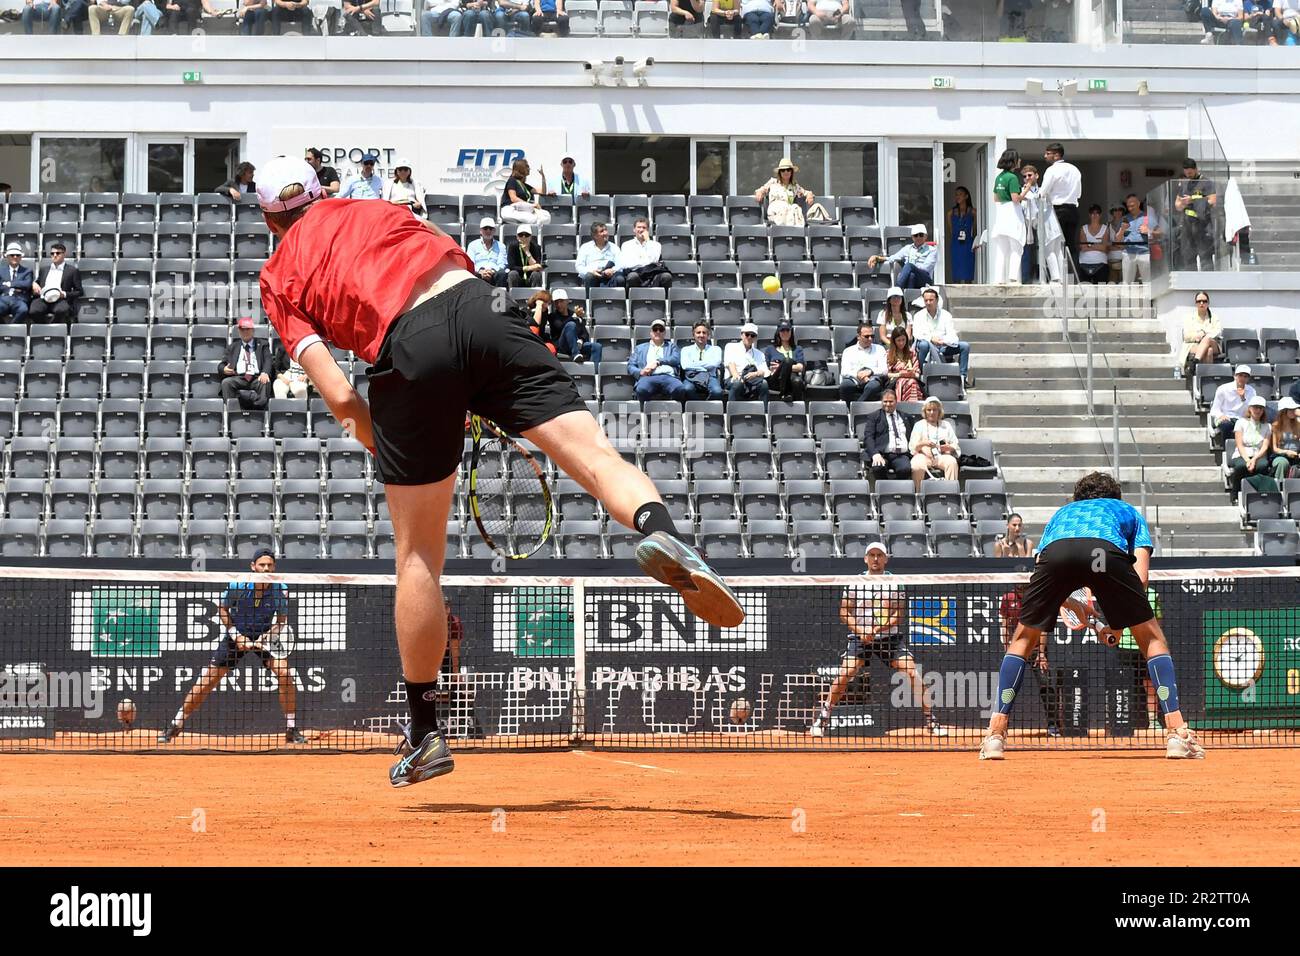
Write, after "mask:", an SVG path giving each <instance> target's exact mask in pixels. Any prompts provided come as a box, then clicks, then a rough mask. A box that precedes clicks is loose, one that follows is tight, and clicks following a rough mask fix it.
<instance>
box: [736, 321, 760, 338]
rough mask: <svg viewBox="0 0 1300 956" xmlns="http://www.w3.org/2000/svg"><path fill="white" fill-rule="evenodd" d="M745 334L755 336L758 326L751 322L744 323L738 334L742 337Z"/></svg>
mask: <svg viewBox="0 0 1300 956" xmlns="http://www.w3.org/2000/svg"><path fill="white" fill-rule="evenodd" d="M746 332H753V333H754V334H755V335H757V334H758V326H757V325H755V324H754V323H753V322H746V323H745V324H744V325H742V326H741V327H740V334H741V335H744V334H745V333H746Z"/></svg>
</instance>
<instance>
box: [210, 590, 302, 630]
mask: <svg viewBox="0 0 1300 956" xmlns="http://www.w3.org/2000/svg"><path fill="white" fill-rule="evenodd" d="M221 606H222V607H224V608H225V609H226V611H227V613H228V614H229V615H230V621H231V623H232V624H234V625H235V630H237V631H238V632H239V633H240V634H243V635H244V636H245V637H261V636H262V635H263V634H265V633H266V632H267V631H269V630H270V629H271V625H272V624H274V623H275V619H276V616H277V615H280V614H288V613H289V594H288V589H287V588H286V587H285V586H284V585H283V584H271V585H268V586H267V587H266V589H265V590H263V591H262V592H261V593H260V594H259V593H258V591H257V589H256V587H255V586H254V583H253V582H252V581H231V582H230V587H228V588H227V589H226V596H225V597H224V598H222V599H221Z"/></svg>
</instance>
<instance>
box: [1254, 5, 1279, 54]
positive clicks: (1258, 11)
mask: <svg viewBox="0 0 1300 956" xmlns="http://www.w3.org/2000/svg"><path fill="white" fill-rule="evenodd" d="M1246 26H1247V27H1249V28H1250V29H1251V30H1253V31H1255V36H1256V37H1257V38H1258V37H1263V38H1264V39H1265V41H1266V42H1267V43H1268V45H1269V46H1277V14H1276V13H1274V12H1273V3H1272V0H1246ZM1256 42H1258V40H1256Z"/></svg>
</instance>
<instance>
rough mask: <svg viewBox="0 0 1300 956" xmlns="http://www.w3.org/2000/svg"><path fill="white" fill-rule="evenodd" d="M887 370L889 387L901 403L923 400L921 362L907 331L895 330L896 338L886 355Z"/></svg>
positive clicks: (891, 342)
mask: <svg viewBox="0 0 1300 956" xmlns="http://www.w3.org/2000/svg"><path fill="white" fill-rule="evenodd" d="M885 368H886V369H887V370H888V374H889V386H888V387H889V388H892V389H893V390H894V392H895V393H896V394H897V395H898V400H899V401H900V402H919V401H920V400H921V382H920V377H921V360H920V359H918V358H917V356H916V350H915V349H913V348H912V342H911V340H910V339H909V338H908V337H907V330H906V329H900V328H896V329H894V337H893V338H892V339H891V340H890V342H889V349H888V351H887V352H886V353H885Z"/></svg>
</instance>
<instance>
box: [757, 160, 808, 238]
mask: <svg viewBox="0 0 1300 956" xmlns="http://www.w3.org/2000/svg"><path fill="white" fill-rule="evenodd" d="M798 174H799V167H798V166H796V165H795V164H794V163H793V162H792V161H791V159H790V157H788V156H787V157H785V158H784V159H782V160H781V161H780V162H779V163H777V164H776V168H775V169H773V170H772V178H771V179H769V180H768V181H767V182H765V183H763V185H761V186H759V187H758V189H757V190H755V191H754V201H755V202H762V201H763V200H764V199H766V200H767V221H768V222H770V223H771V224H772V225H774V226H802V225H803V224H804V217H803V211H804V206H807V205H808V204H810V203H811V202H812V201H813V200H814V199H815V198H816V197H815V196H813V194H812V191H811V190H808V189H804V188H803V187H802V186H800V185H799V184H798V183H797V182H796V181H795V176H797V175H798ZM800 203H803V205H802V206H801V205H800Z"/></svg>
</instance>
